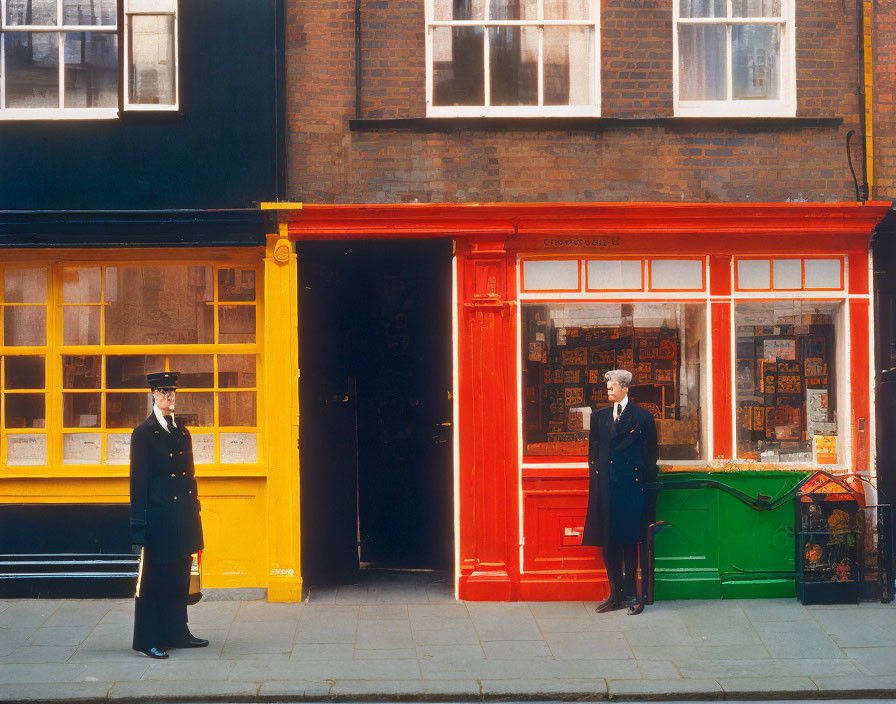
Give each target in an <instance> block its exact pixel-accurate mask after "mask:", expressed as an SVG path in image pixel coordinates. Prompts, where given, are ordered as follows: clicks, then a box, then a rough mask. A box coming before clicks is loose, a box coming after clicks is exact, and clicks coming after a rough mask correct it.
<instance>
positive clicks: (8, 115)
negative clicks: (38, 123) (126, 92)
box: [0, 108, 119, 120]
mask: <svg viewBox="0 0 896 704" xmlns="http://www.w3.org/2000/svg"><path fill="white" fill-rule="evenodd" d="M118 117H119V114H118V108H33V109H27V108H21V109H7V110H0V120H117V119H118Z"/></svg>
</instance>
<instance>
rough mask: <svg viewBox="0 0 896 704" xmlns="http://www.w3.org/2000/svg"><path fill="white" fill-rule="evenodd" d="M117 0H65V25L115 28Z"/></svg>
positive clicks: (63, 12) (63, 9) (63, 5)
mask: <svg viewBox="0 0 896 704" xmlns="http://www.w3.org/2000/svg"><path fill="white" fill-rule="evenodd" d="M116 13H117V10H116V2H115V0H63V3H62V17H63V21H64V22H65V24H69V25H71V24H75V25H78V26H80V27H84V26H86V25H107V26H113V27H114V26H115V24H116V22H115V16H116Z"/></svg>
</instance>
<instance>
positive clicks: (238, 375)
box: [218, 354, 256, 389]
mask: <svg viewBox="0 0 896 704" xmlns="http://www.w3.org/2000/svg"><path fill="white" fill-rule="evenodd" d="M255 379H256V376H255V355H251V354H221V355H218V386H219V387H220V388H222V389H237V388H245V387H251V386H255V385H256V381H255Z"/></svg>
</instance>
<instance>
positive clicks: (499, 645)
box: [482, 640, 553, 660]
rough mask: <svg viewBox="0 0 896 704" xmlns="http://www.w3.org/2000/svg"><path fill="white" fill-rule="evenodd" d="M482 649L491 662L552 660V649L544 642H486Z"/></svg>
mask: <svg viewBox="0 0 896 704" xmlns="http://www.w3.org/2000/svg"><path fill="white" fill-rule="evenodd" d="M482 649H483V651H485V657H487V658H488V659H489V660H518V659H520V658H523V659H526V658H550V657H553V654H552V653H551V649H550V648H549V647H548V644H547V643H546V642H545V641H544V640H492V641H484V642H483V643H482Z"/></svg>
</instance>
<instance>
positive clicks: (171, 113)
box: [0, 108, 184, 124]
mask: <svg viewBox="0 0 896 704" xmlns="http://www.w3.org/2000/svg"><path fill="white" fill-rule="evenodd" d="M183 120H184V113H183V111H181V110H178V109H175V110H136V109H129V110H125V111H123V112H119V111H118V109H117V108H115V109H108V110H0V122H67V123H72V122H115V121H117V122H123V123H138V124H139V123H153V124H157V123H163V122H183Z"/></svg>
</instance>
